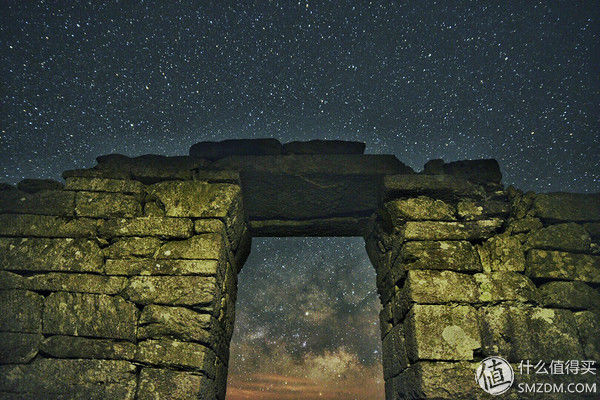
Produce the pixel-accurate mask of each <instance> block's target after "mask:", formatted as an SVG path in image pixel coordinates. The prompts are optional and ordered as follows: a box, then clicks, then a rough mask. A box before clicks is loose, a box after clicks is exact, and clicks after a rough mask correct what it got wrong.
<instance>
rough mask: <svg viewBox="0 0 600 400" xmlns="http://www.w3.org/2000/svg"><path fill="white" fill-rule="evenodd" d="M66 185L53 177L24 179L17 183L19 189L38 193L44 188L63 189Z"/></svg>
mask: <svg viewBox="0 0 600 400" xmlns="http://www.w3.org/2000/svg"><path fill="white" fill-rule="evenodd" d="M63 187H64V185H63V184H62V183H61V182H58V181H55V180H53V179H23V180H22V181H21V182H19V183H17V189H19V190H20V191H22V192H26V193H37V192H42V191H44V190H62V189H63Z"/></svg>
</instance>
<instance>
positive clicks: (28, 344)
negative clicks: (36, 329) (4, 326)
mask: <svg viewBox="0 0 600 400" xmlns="http://www.w3.org/2000/svg"><path fill="white" fill-rule="evenodd" d="M42 339H43V336H42V335H41V334H39V333H22V332H0V364H25V363H28V362H29V361H31V360H32V359H33V358H34V357H35V356H36V355H37V353H38V350H39V348H40V342H41V340H42Z"/></svg>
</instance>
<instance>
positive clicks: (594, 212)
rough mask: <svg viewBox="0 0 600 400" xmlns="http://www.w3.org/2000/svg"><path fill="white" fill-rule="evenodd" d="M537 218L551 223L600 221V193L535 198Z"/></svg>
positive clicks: (555, 194) (557, 193) (540, 195)
mask: <svg viewBox="0 0 600 400" xmlns="http://www.w3.org/2000/svg"><path fill="white" fill-rule="evenodd" d="M533 211H534V214H535V216H536V217H539V218H541V219H546V220H551V221H583V222H591V221H600V193H593V194H584V193H562V192H556V193H543V194H538V195H536V196H535V198H534V200H533Z"/></svg>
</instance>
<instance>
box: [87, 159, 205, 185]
mask: <svg viewBox="0 0 600 400" xmlns="http://www.w3.org/2000/svg"><path fill="white" fill-rule="evenodd" d="M96 160H97V161H98V165H97V166H96V167H94V168H95V169H96V170H100V171H102V173H101V176H103V177H107V178H113V177H115V178H121V177H123V176H125V177H130V178H131V179H135V180H139V181H141V182H143V183H154V182H158V181H162V180H167V179H191V178H192V175H193V171H192V170H193V169H195V168H201V167H205V166H207V165H208V162H207V161H206V160H200V159H197V158H193V157H187V156H174V157H167V156H161V155H156V154H146V155H143V156H139V157H132V158H130V157H127V156H124V155H121V154H109V155H105V156H100V157H98V158H96Z"/></svg>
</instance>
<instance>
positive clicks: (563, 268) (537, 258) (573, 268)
mask: <svg viewBox="0 0 600 400" xmlns="http://www.w3.org/2000/svg"><path fill="white" fill-rule="evenodd" d="M526 274H527V275H528V276H529V277H531V278H550V279H567V280H574V281H582V282H590V283H600V256H592V255H588V254H576V253H567V252H563V251H547V250H536V249H534V250H530V251H529V252H528V254H527V268H526Z"/></svg>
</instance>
